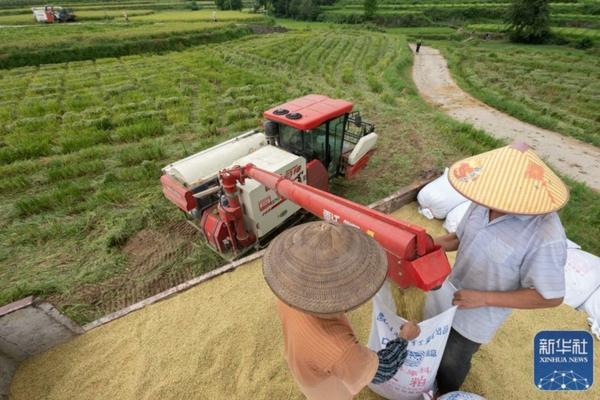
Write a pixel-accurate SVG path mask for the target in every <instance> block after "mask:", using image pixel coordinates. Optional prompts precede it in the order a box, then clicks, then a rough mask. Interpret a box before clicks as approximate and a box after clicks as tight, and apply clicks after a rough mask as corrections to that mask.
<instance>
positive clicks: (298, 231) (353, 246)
mask: <svg viewBox="0 0 600 400" xmlns="http://www.w3.org/2000/svg"><path fill="white" fill-rule="evenodd" d="M263 274H264V277H265V280H266V281H267V284H268V285H269V286H270V288H271V290H272V291H273V293H275V295H276V296H277V297H278V298H279V299H281V301H283V302H284V303H286V304H288V305H290V306H292V307H294V308H297V309H299V310H302V311H305V312H309V313H313V314H335V313H339V312H346V311H350V310H352V309H354V308H356V307H358V306H360V305H361V304H363V303H365V302H367V301H368V300H369V299H370V298H371V297H373V296H374V295H375V293H377V291H378V290H379V289H380V288H381V286H382V285H383V283H384V281H385V278H386V275H387V257H386V254H385V251H384V250H383V248H382V247H381V246H380V245H379V244H378V243H377V242H376V241H375V239H373V238H372V237H370V236H369V235H366V234H365V233H363V232H361V231H360V230H359V229H357V228H354V227H351V226H348V225H337V224H332V223H328V222H322V221H320V222H310V223H306V224H302V225H299V226H296V227H294V228H291V229H288V230H286V231H285V232H283V233H281V234H280V235H279V236H278V237H277V238H275V239H274V240H273V241H272V242H271V244H270V245H269V248H268V249H267V251H266V253H265V255H264V257H263Z"/></svg>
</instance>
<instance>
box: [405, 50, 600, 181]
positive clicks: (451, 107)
mask: <svg viewBox="0 0 600 400" xmlns="http://www.w3.org/2000/svg"><path fill="white" fill-rule="evenodd" d="M411 48H412V49H413V51H414V46H413V45H411ZM412 75H413V80H414V81H415V84H416V86H417V89H418V90H419V92H420V93H421V96H423V98H425V100H427V101H428V102H430V103H432V104H434V105H436V106H438V107H440V108H441V109H442V110H443V111H444V112H445V113H446V114H448V115H450V116H452V117H453V118H455V119H457V120H459V121H462V122H467V123H469V124H472V125H473V126H475V127H476V128H479V129H482V130H484V131H486V132H487V133H489V134H491V135H492V136H495V137H497V138H501V139H506V140H508V141H513V140H520V141H524V142H526V143H528V144H529V145H531V146H532V147H533V148H535V149H536V152H537V153H538V154H539V155H540V156H542V157H543V158H544V159H545V160H547V161H548V162H549V163H550V164H552V166H553V167H554V168H556V169H557V170H558V171H560V172H561V173H563V174H565V175H568V176H570V177H572V178H574V179H577V180H579V181H581V182H585V183H587V184H588V185H589V186H590V187H592V188H593V189H594V190H596V191H598V190H600V149H598V148H597V147H595V146H593V145H591V144H587V143H583V142H581V141H579V140H576V139H573V138H571V137H568V136H563V135H561V134H559V133H556V132H552V131H549V130H546V129H542V128H539V127H537V126H534V125H531V124H528V123H526V122H523V121H520V120H518V119H516V118H513V117H511V116H509V115H507V114H504V113H502V112H500V111H498V110H496V109H494V108H492V107H490V106H488V105H486V104H484V103H482V102H481V101H479V100H477V99H475V98H474V97H472V96H470V95H469V94H467V93H465V92H464V91H463V90H462V89H461V88H460V87H458V85H457V84H456V83H455V82H454V80H453V79H452V77H451V76H450V71H449V70H448V64H447V62H446V59H445V58H444V57H443V56H442V55H441V54H440V52H439V51H437V50H436V49H434V48H431V47H426V46H423V47H421V50H420V52H419V54H418V55H416V56H415V61H414V64H413V70H412Z"/></svg>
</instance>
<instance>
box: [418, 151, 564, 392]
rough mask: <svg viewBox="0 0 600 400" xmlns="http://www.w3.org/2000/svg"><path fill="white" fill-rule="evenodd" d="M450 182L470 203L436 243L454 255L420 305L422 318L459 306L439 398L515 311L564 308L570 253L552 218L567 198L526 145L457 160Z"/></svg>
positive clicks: (460, 379)
mask: <svg viewBox="0 0 600 400" xmlns="http://www.w3.org/2000/svg"><path fill="white" fill-rule="evenodd" d="M448 179H449V180H450V183H451V184H452V186H453V187H454V188H455V189H456V190H458V191H459V192H460V193H461V194H462V195H463V196H465V197H467V198H468V199H470V200H472V201H473V204H472V205H471V206H470V207H469V209H468V211H467V212H466V214H465V216H464V217H463V219H462V221H461V222H460V224H459V226H458V228H457V231H456V233H453V234H449V235H445V236H442V237H439V238H437V239H436V242H437V243H438V244H440V245H441V246H442V247H444V249H445V250H446V251H454V250H458V253H457V256H456V262H455V264H454V268H453V269H452V272H451V273H450V275H449V277H448V279H447V280H446V282H445V283H444V285H443V286H442V288H441V289H440V290H439V291H437V292H431V293H429V294H428V296H427V301H426V305H425V314H426V316H427V317H429V316H432V315H435V314H438V313H439V312H441V311H444V309H446V308H448V307H450V306H451V305H452V304H454V305H457V306H458V310H457V311H456V316H455V318H454V322H453V323H452V330H451V333H450V337H449V338H448V343H447V345H446V349H445V352H444V355H443V357H442V361H441V364H440V367H439V370H438V374H437V383H438V389H439V391H440V393H442V394H443V393H447V392H451V391H454V390H458V389H459V388H460V386H461V384H462V383H463V381H464V379H465V377H466V376H467V373H468V372H469V369H470V367H471V358H472V356H473V354H474V353H475V352H476V351H477V350H478V349H479V346H480V345H481V344H482V343H488V342H490V341H491V340H492V338H493V337H494V334H495V332H496V330H497V329H498V328H499V327H500V326H501V325H502V323H503V322H504V320H505V319H506V318H507V317H508V316H509V314H510V313H511V310H512V309H513V308H520V309H534V308H547V307H556V306H558V305H560V304H561V303H562V299H563V296H564V293H565V282H564V265H565V262H566V257H567V248H566V237H565V232H564V229H563V227H562V225H561V222H560V219H559V217H558V214H557V213H556V211H557V210H559V209H560V208H562V207H563V206H564V205H565V204H566V203H567V201H568V199H569V192H568V190H567V188H566V186H565V184H564V183H563V182H562V181H561V180H560V178H559V177H558V176H556V174H554V172H552V170H551V169H550V168H548V166H547V165H546V164H544V162H543V161H542V160H541V159H540V158H539V157H538V156H537V155H536V154H535V153H534V152H533V151H532V150H531V148H529V146H528V145H526V144H524V143H513V144H512V145H510V146H506V147H502V148H500V149H496V150H493V151H489V152H487V153H483V154H479V155H476V156H473V157H470V158H467V159H465V160H462V161H459V162H457V163H456V164H454V165H453V166H452V167H451V169H450V173H449V174H448Z"/></svg>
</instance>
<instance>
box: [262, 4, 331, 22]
mask: <svg viewBox="0 0 600 400" xmlns="http://www.w3.org/2000/svg"><path fill="white" fill-rule="evenodd" d="M270 3H271V5H272V7H273V12H274V13H275V15H276V16H278V17H288V18H295V19H302V20H314V19H317V17H318V16H319V14H320V13H321V7H320V5H321V4H331V3H332V1H330V0H271V1H270Z"/></svg>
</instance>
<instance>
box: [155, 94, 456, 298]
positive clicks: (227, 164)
mask: <svg viewBox="0 0 600 400" xmlns="http://www.w3.org/2000/svg"><path fill="white" fill-rule="evenodd" d="M263 116H264V118H265V120H266V121H265V123H264V131H260V130H253V131H250V132H246V133H244V134H242V135H240V136H238V137H236V138H234V139H231V140H229V141H226V142H224V143H221V144H219V145H216V146H214V147H212V148H209V149H206V150H204V151H201V152H199V153H197V154H194V155H191V156H189V157H187V158H184V159H182V160H180V161H177V162H174V163H172V164H169V165H168V166H166V167H165V168H163V176H162V177H161V184H162V188H163V193H164V195H165V197H167V198H168V199H169V200H170V201H171V202H173V203H174V204H176V205H177V206H178V207H179V208H180V209H181V210H182V211H183V212H185V214H186V216H187V218H188V219H189V221H190V222H191V223H192V224H193V225H194V226H196V227H197V228H198V229H199V230H200V231H201V232H202V234H203V236H204V237H205V238H206V240H207V242H208V243H209V245H210V246H211V247H212V248H213V249H215V250H216V251H217V252H219V253H220V254H221V255H222V256H224V257H225V258H237V257H239V256H240V255H242V254H245V253H246V252H248V251H250V250H252V249H255V248H259V247H261V246H264V245H265V244H266V243H267V242H268V241H269V240H270V239H271V238H273V237H274V236H275V235H276V234H277V233H279V232H281V231H282V230H283V229H285V228H287V227H289V226H291V225H293V224H295V223H298V222H299V221H300V220H302V218H303V217H304V216H305V215H306V211H308V212H310V213H312V214H314V215H316V216H317V217H319V218H323V219H325V220H330V221H332V222H337V223H345V224H349V225H353V226H355V227H357V228H359V229H361V230H363V231H364V232H366V233H367V234H369V235H371V236H373V237H374V238H375V239H376V240H377V241H378V242H379V243H380V244H381V245H382V246H383V248H384V249H385V250H386V252H387V254H388V263H389V273H390V277H391V278H392V279H393V280H394V281H396V282H397V283H398V284H399V285H401V286H402V287H407V286H417V287H419V288H421V289H423V290H430V289H433V288H436V287H438V286H440V285H441V283H442V282H443V280H444V278H445V277H446V275H447V274H448V273H449V272H450V267H449V264H448V260H447V258H446V256H445V254H444V252H443V250H442V249H441V248H439V246H435V245H434V243H433V241H432V239H431V237H430V236H429V235H427V233H426V232H425V230H424V229H423V228H420V227H418V226H414V225H411V224H408V223H404V222H401V221H398V220H397V219H394V218H392V217H390V216H388V215H386V214H383V213H380V212H378V211H375V210H372V209H370V208H368V207H365V206H361V205H359V204H356V203H353V202H351V201H349V200H346V199H343V198H340V197H338V196H335V195H333V194H331V193H329V192H328V189H329V179H331V178H333V177H335V176H343V177H345V178H347V179H350V178H352V177H353V176H354V175H355V174H356V173H358V172H359V171H360V170H361V169H363V168H364V167H365V166H366V165H367V163H368V160H369V158H370V157H371V155H372V154H373V152H374V151H375V145H376V143H377V134H376V133H375V128H374V126H373V125H372V124H370V123H368V122H364V121H363V120H362V118H361V115H360V113H359V112H358V111H353V105H352V103H350V102H347V101H344V100H337V99H330V98H328V97H326V96H320V95H308V96H304V97H301V98H298V99H295V100H292V101H289V102H287V103H285V104H282V105H280V106H277V107H274V108H272V109H269V110H267V111H265V112H264V114H263Z"/></svg>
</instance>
